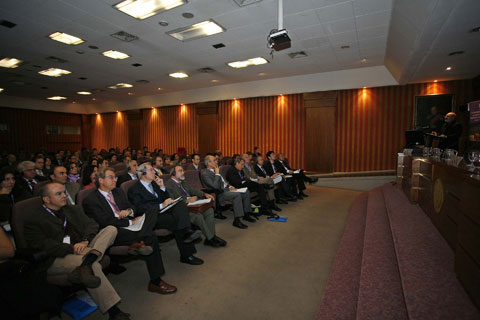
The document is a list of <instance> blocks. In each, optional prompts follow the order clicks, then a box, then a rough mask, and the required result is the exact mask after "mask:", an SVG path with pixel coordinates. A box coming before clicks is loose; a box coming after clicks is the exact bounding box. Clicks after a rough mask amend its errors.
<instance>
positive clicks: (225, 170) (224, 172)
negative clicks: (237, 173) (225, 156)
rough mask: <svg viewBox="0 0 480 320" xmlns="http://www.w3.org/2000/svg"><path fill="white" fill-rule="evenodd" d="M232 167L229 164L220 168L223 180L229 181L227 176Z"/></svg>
mask: <svg viewBox="0 0 480 320" xmlns="http://www.w3.org/2000/svg"><path fill="white" fill-rule="evenodd" d="M230 167H231V165H229V164H225V165H223V166H221V167H220V174H221V175H222V177H223V179H225V180H226V179H227V178H226V176H227V171H228V169H230Z"/></svg>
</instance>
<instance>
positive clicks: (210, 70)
mask: <svg viewBox="0 0 480 320" xmlns="http://www.w3.org/2000/svg"><path fill="white" fill-rule="evenodd" d="M198 72H200V73H212V72H215V70H213V69H212V68H209V67H206V68H201V69H198Z"/></svg>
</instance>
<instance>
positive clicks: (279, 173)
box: [272, 172, 282, 178]
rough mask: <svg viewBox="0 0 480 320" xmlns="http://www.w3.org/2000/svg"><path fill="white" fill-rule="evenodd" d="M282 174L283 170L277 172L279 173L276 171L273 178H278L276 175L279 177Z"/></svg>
mask: <svg viewBox="0 0 480 320" xmlns="http://www.w3.org/2000/svg"><path fill="white" fill-rule="evenodd" d="M280 175H282V173H281V172H277V173H275V174H274V175H273V176H272V178H276V177H278V176H280Z"/></svg>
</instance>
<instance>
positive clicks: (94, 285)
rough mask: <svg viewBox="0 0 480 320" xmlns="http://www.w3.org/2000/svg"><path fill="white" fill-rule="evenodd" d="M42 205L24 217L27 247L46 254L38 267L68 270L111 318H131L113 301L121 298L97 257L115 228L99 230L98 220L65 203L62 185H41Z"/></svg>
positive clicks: (54, 271) (49, 270) (58, 271)
mask: <svg viewBox="0 0 480 320" xmlns="http://www.w3.org/2000/svg"><path fill="white" fill-rule="evenodd" d="M40 197H41V198H42V201H43V205H42V207H39V208H38V209H37V210H36V212H35V214H33V215H31V216H30V219H29V220H27V221H25V227H24V232H25V241H26V243H27V246H28V248H31V249H34V250H40V251H44V252H45V253H46V254H47V256H48V258H47V259H46V260H45V261H44V262H42V263H41V264H40V265H39V266H38V268H39V269H40V270H39V271H43V272H46V273H47V274H50V275H54V274H67V275H68V280H69V281H70V282H71V283H74V284H83V285H85V286H86V287H87V290H88V292H89V293H90V295H91V296H92V298H93V300H94V301H95V302H96V303H97V304H98V307H99V308H100V311H102V312H103V313H105V312H108V313H109V314H110V319H130V317H129V316H128V314H126V313H123V312H122V311H121V310H120V309H119V308H118V307H117V306H116V305H117V304H118V303H119V302H120V297H119V296H118V294H117V292H116V291H115V289H113V287H112V285H111V284H110V282H109V281H108V279H107V277H105V275H104V274H103V271H102V266H101V265H100V263H99V261H100V259H102V257H103V255H104V254H105V251H106V250H107V249H108V247H110V246H111V245H112V243H113V242H114V240H115V237H116V235H117V229H116V228H115V227H113V226H107V227H105V228H103V229H102V230H100V231H98V224H97V223H95V221H93V220H92V219H89V218H88V217H87V216H86V215H85V214H84V213H83V212H82V210H80V208H78V207H75V206H69V205H67V195H66V193H65V187H64V186H63V185H62V184H60V183H56V182H50V183H47V184H46V185H44V186H43V187H42V188H41V189H40Z"/></svg>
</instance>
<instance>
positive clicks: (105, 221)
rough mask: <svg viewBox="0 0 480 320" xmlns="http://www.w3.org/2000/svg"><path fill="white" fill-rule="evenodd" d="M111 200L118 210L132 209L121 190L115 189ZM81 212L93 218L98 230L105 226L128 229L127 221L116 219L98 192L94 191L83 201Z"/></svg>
mask: <svg viewBox="0 0 480 320" xmlns="http://www.w3.org/2000/svg"><path fill="white" fill-rule="evenodd" d="M112 195H113V199H114V200H115V204H116V205H117V206H118V208H119V209H120V210H127V209H133V206H132V205H131V204H130V203H129V202H128V200H127V196H126V195H125V193H123V191H122V189H120V188H115V189H113V190H112ZM82 206H83V210H84V211H85V213H86V214H87V216H89V217H90V218H93V219H94V220H95V221H96V222H97V223H98V224H99V225H100V228H105V227H106V226H114V227H117V228H121V227H128V226H129V224H130V223H129V221H128V219H117V218H116V217H115V213H114V212H113V210H112V208H111V207H110V204H109V203H108V201H107V200H106V199H105V197H104V196H103V195H102V194H101V193H100V191H98V190H95V191H93V192H92V193H90V194H89V195H88V197H86V198H85V200H83V203H82Z"/></svg>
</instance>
